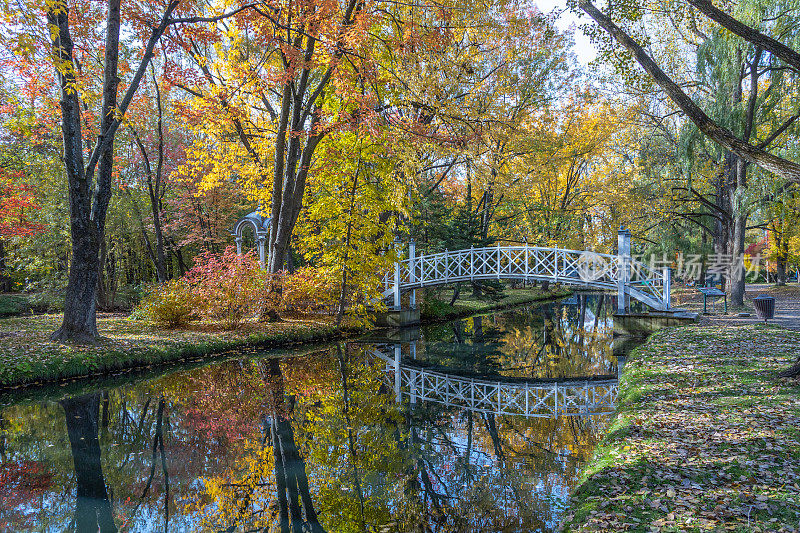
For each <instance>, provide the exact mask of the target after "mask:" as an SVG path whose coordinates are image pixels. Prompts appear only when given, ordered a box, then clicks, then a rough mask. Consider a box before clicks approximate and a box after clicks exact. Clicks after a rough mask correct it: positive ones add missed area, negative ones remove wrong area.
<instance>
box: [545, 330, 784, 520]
mask: <svg viewBox="0 0 800 533" xmlns="http://www.w3.org/2000/svg"><path fill="white" fill-rule="evenodd" d="M742 327H743V328H751V329H753V330H756V331H757V332H758V331H761V330H779V331H783V332H786V333H790V332H791V330H787V329H784V328H780V327H779V326H773V325H762V324H753V325H747V326H742ZM676 330H677V331H680V332H681V334H682V335H683V340H685V341H686V342H687V343H690V342H692V341H697V340H699V339H700V340H706V341H708V340H721V339H720V338H719V337H718V336H717V335H716V334H715V332H714V330H713V329H711V328H710V327H709V326H707V325H698V324H690V325H681V326H673V327H670V328H665V329H663V330H660V331H658V332H655V333H653V334H652V335H650V336H649V337H648V339H647V340H646V341H645V342H644V343H642V344H641V345H639V346H637V347H636V348H634V349H633V350H632V351H631V353H630V354H628V358H627V362H626V364H625V368H624V371H623V373H622V375H621V376H620V380H619V389H618V390H619V392H618V396H617V407H616V410H615V412H614V414H613V419H612V421H611V423H610V425H609V427H608V430H607V433H606V434H605V435H604V436H603V438H602V439H601V441H600V442H599V443H598V445H597V446H596V448H595V451H594V453H593V455H592V458H591V459H590V460H589V462H588V463H587V464H586V465H585V467H584V469H583V471H582V473H581V477H580V480H579V483H578V485H577V487H576V488H575V489H574V490H573V491H572V493H571V494H570V498H569V502H568V508H567V513H566V515H565V517H564V521H563V522H562V523H561V524H560V526H559V527H558V528H557V531H559V532H560V533H575V532H579V531H606V529H595V528H586V526H587V523H588V522H589V520H590V517H591V516H592V515H593V514H595V513H601V512H614V509H613V507H614V506H613V505H608V504H609V503H610V501H609V498H608V496H607V494H606V493H605V491H604V489H603V488H602V487H601V486H600V485H601V483H600V482H598V481H597V476H601V477H602V476H603V475H609V474H610V475H611V476H613V477H615V478H616V477H621V478H628V479H631V480H636V479H643V478H644V476H652V475H653V472H654V470H655V469H654V467H653V466H652V465H649V464H648V460H647V457H646V455H639V454H636V453H634V458H635V459H636V462H634V463H627V464H626V463H623V464H622V466H618V465H619V462H618V461H617V460H618V459H619V458H621V457H625V456H628V457H630V453H632V452H630V451H629V450H630V449H631V448H630V440H629V438H630V437H634V436H635V435H636V434H637V431H640V430H641V428H639V427H638V424H639V423H640V422H641V418H642V416H644V415H643V412H644V411H646V410H647V408H646V402H647V401H649V400H648V398H649V396H650V395H651V394H653V393H655V392H657V391H658V390H659V389H661V387H660V386H658V385H654V384H653V383H648V379H647V378H648V376H649V375H652V374H655V373H659V372H660V371H661V370H662V368H663V363H662V362H657V363H655V364H653V363H652V361H651V360H648V355H655V354H657V351H658V350H659V348H663V346H664V344H663V343H664V342H666V341H664V340H663V338H664V337H666V336H668V335H670V333H671V332H672V333H674V332H675V331H676ZM749 371H750V369H749V368H742V369H741V370H739V373H740V374H742V375H744V374H746V373H747V372H749ZM764 373H765V374H769V377H770V379H775V380H779V376H778V374H777V372H774V371H764ZM746 392H747V391H744V393H746ZM797 396H800V395H797ZM798 451H800V450H798ZM796 455H797V454H796ZM798 457H800V455H798ZM651 484H652V483H651ZM637 489H638V490H637ZM644 489H647V486H644V488H642V487H640V486H639V485H636V484H635V483H634V484H633V485H630V486H629V488H628V491H626V493H627V494H630V495H631V496H635V495H637V494H640V493H641V491H642V490H644ZM615 499H617V498H615ZM629 503H630V505H631V506H632V507H633V508H634V509H633V512H634V513H638V514H640V515H641V516H642V521H641V523H640V524H638V525H639V526H640V528H633V529H629V528H626V529H625V530H626V531H643V532H644V531H651V529H649V526H648V525H647V523H646V522H645V521H646V520H651V521H652V520H657V519H658V518H659V517H661V518H663V516H664V515H665V514H666V513H660V512H659V510H657V509H656V510H652V509H649V508H645V507H644V506H638V507H637V504H636V502H633V501H631V502H629ZM607 506H608V507H607ZM764 526H765V524H764V523H763V522H759V521H757V520H756V519H755V518H754V520H753V529H750V528H746V529H741V528H739V529H736V531H768V530H769V529H763V527H764ZM767 526H769V524H767ZM706 529H707V528H706ZM656 530H658V531H664V532H673V531H675V532H677V531H701V530H704V528H702V527H700V526H699V525H698V526H697V527H696V528H691V529H683V528H681V527H677V528H674V527H662V526H660V527H658V528H656ZM776 531H777V530H776ZM781 531H783V530H781Z"/></svg>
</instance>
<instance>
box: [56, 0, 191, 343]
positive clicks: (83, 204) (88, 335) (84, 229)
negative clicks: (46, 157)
mask: <svg viewBox="0 0 800 533" xmlns="http://www.w3.org/2000/svg"><path fill="white" fill-rule="evenodd" d="M177 5H178V0H171V1H170V3H169V5H168V6H167V8H166V9H165V11H164V15H163V17H162V19H161V21H160V23H159V25H158V26H156V27H154V28H153V30H152V32H151V34H150V38H149V40H148V42H147V45H146V47H145V50H144V53H143V57H142V60H141V63H140V64H139V67H138V68H137V70H136V72H135V74H134V76H133V79H132V80H131V83H130V85H129V86H128V90H127V91H126V92H125V96H124V97H123V99H122V102H121V103H119V104H118V103H117V89H118V86H119V69H118V57H119V32H120V0H108V13H107V16H106V28H105V30H106V40H105V57H104V61H103V102H102V106H101V109H100V114H101V119H100V128H99V131H100V135H99V136H98V138H97V142H96V144H95V146H94V148H93V149H92V151H91V153H90V155H89V159H88V162H87V163H86V165H85V166H84V156H83V135H82V132H81V106H80V100H79V96H78V91H77V90H76V87H78V86H79V83H78V80H77V79H76V77H75V72H76V68H75V62H74V60H73V43H72V36H71V34H70V28H69V7H68V5H67V2H66V1H65V0H54V1H53V2H52V3H48V6H47V22H48V25H49V26H50V30H51V32H50V34H51V36H52V43H51V45H52V52H53V55H54V56H55V60H56V62H57V63H56V64H57V65H58V68H56V78H57V80H58V85H59V90H60V105H61V134H62V138H63V143H64V154H63V155H64V167H65V170H66V174H67V181H68V186H69V207H70V234H71V237H72V261H71V263H70V271H69V280H68V282H67V290H66V294H65V297H64V319H63V322H62V324H61V327H60V328H59V329H58V330H57V331H56V332H55V333H53V335H52V336H51V339H52V340H57V341H77V342H91V341H94V340H95V339H96V338H97V319H96V310H97V307H96V305H97V304H96V298H97V283H98V277H99V269H100V257H99V254H100V243H101V242H102V240H103V234H104V232H105V224H106V212H107V210H108V204H109V201H110V199H111V178H112V170H113V166H114V136H115V134H116V132H117V130H118V129H119V126H120V124H122V120H123V118H124V114H125V111H126V110H127V109H128V106H129V105H130V103H131V100H132V99H133V96H134V94H135V92H136V90H137V89H138V87H139V84H140V82H141V80H142V76H143V75H144V72H145V69H146V67H147V65H148V63H149V62H150V60H151V59H152V57H153V50H154V48H155V45H156V43H157V42H158V40H159V38H160V37H161V35H162V34H163V33H164V30H165V29H166V27H167V25H168V24H169V23H170V16H171V14H172V12H173V11H174V10H175V8H176V7H177ZM95 169H96V170H97V183H96V184H94V186H93V183H92V182H93V181H94V175H95Z"/></svg>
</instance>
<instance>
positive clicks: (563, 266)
mask: <svg viewBox="0 0 800 533" xmlns="http://www.w3.org/2000/svg"><path fill="white" fill-rule="evenodd" d="M625 266H627V267H628V272H629V276H628V280H629V281H628V283H627V285H628V286H629V287H630V288H631V289H633V290H634V291H638V294H635V296H641V297H642V298H641V299H645V300H648V301H649V302H646V303H650V304H651V305H652V304H654V303H660V302H663V301H664V284H665V283H664V275H663V272H659V271H658V270H657V269H656V268H654V267H652V266H649V265H647V264H645V263H642V262H640V261H636V260H634V259H629V260H628V261H627V262H626V265H625ZM620 273H621V272H620V258H619V256H617V255H611V254H601V253H595V252H584V251H578V250H567V249H562V248H542V247H537V246H492V247H485V248H470V249H467V250H453V251H444V252H439V253H434V254H426V255H420V256H416V257H410V258H407V259H404V260H402V261H400V262H398V263H397V264H396V272H389V273H388V274H387V275H386V276H385V277H384V291H385V294H387V295H388V294H389V293H390V292H391V290H392V288H393V286H394V283H395V276H397V277H399V285H400V290H401V291H405V290H408V289H412V288H422V287H426V286H431V285H440V284H443V283H451V282H459V281H469V280H475V279H493V278H496V279H547V280H550V281H553V282H559V281H564V282H568V283H578V284H581V283H583V284H585V285H588V286H593V287H598V288H607V289H616V288H617V283H618V280H619V276H620Z"/></svg>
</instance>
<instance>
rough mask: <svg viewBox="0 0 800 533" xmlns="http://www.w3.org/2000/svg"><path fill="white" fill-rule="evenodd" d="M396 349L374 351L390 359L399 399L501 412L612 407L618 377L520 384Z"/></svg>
mask: <svg viewBox="0 0 800 533" xmlns="http://www.w3.org/2000/svg"><path fill="white" fill-rule="evenodd" d="M392 351H393V354H389V353H384V352H383V351H382V350H380V349H376V350H373V351H372V353H373V355H374V356H376V357H378V358H380V359H382V360H383V361H384V362H385V363H386V364H385V367H384V371H385V372H386V374H387V378H388V382H389V384H390V386H393V387H394V389H395V397H396V399H397V400H398V401H400V400H401V398H402V397H406V398H408V399H409V400H410V402H411V403H416V402H417V401H425V402H434V403H439V404H442V405H447V406H450V407H461V408H466V409H469V410H471V411H477V412H484V413H494V414H497V415H521V416H525V417H532V418H536V417H546V418H555V417H558V416H576V415H577V416H585V415H590V414H602V413H610V412H613V411H614V403H615V401H616V397H617V388H618V381H617V380H616V379H614V380H603V381H585V380H569V379H565V380H563V381H560V382H552V383H529V382H524V383H517V382H502V381H493V380H487V379H475V378H467V377H462V376H454V375H450V374H445V373H443V372H436V371H430V370H427V369H424V368H420V367H414V366H407V365H404V364H402V363H401V360H400V356H399V353H400V348H399V346H398V345H395V346H394V349H393V350H392Z"/></svg>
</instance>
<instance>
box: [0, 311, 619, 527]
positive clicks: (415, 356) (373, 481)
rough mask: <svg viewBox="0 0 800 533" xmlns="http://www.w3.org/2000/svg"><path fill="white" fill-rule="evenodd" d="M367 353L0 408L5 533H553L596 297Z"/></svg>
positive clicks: (601, 417) (602, 370)
mask: <svg viewBox="0 0 800 533" xmlns="http://www.w3.org/2000/svg"><path fill="white" fill-rule="evenodd" d="M606 302H608V299H607V298H606ZM371 340H372V341H374V342H372V343H347V344H341V345H338V346H336V345H334V346H331V347H325V348H324V349H318V350H316V351H313V352H309V353H305V354H293V355H287V354H275V353H272V354H247V355H240V356H238V357H234V358H232V359H229V360H226V361H224V362H218V363H212V364H206V365H204V366H199V367H196V368H192V369H177V370H173V371H171V372H170V373H166V374H163V375H160V376H155V377H147V378H143V377H139V378H136V377H126V378H124V379H125V380H126V381H127V382H126V383H122V384H120V382H119V381H117V382H116V383H114V382H110V383H109V382H106V383H94V384H89V385H86V386H85V387H84V388H82V389H77V388H73V389H60V390H59V391H50V392H49V393H47V394H45V393H42V394H41V395H40V396H39V397H38V399H36V400H30V399H27V400H24V401H20V398H14V397H8V396H6V397H5V401H6V406H5V407H3V408H2V409H1V410H0V415H1V416H2V418H1V419H0V424H1V426H0V427H1V428H2V439H1V440H0V461H1V462H2V463H1V464H0V530H3V531H14V532H18V531H81V532H84V531H85V532H90V531H91V532H96V531H98V529H99V530H100V531H103V532H106V531H148V532H149V531H175V532H178V531H229V532H233V531H328V532H339V531H387V532H389V531H403V532H407V531H476V532H477V531H486V532H490V531H491V532H497V531H524V532H527V531H551V530H552V529H553V528H554V527H555V526H556V525H557V524H558V521H559V519H560V517H561V515H562V513H563V510H564V507H565V502H566V500H567V497H568V493H569V491H570V488H571V487H573V486H574V484H575V482H576V480H577V478H578V476H579V474H580V470H581V468H582V465H583V464H584V463H585V461H586V460H587V458H588V457H589V456H590V454H591V452H592V450H593V447H594V446H595V444H596V443H597V441H598V439H599V438H600V437H601V436H602V435H603V433H604V431H605V430H606V427H607V423H608V421H609V415H608V413H610V411H611V410H612V408H613V405H611V404H609V402H608V400H609V399H611V400H613V386H612V385H613V382H609V381H607V380H608V379H613V377H614V376H615V375H616V373H617V370H618V367H619V366H620V362H621V360H622V358H619V359H620V360H619V361H618V358H617V357H615V356H614V346H613V341H612V333H611V319H610V312H609V311H608V305H603V298H602V297H599V296H596V295H591V296H579V297H573V298H572V299H570V300H566V301H565V302H562V303H559V304H553V305H548V306H544V307H529V308H520V309H516V310H513V311H509V312H503V313H498V314H494V315H489V316H483V317H475V318H470V319H466V320H460V321H455V322H450V323H447V324H442V325H436V326H431V327H427V328H423V329H422V330H421V331H419V332H417V333H412V334H409V335H407V336H406V338H405V339H403V340H404V341H406V342H397V343H396V342H394V341H390V340H389V339H371ZM576 376H577V377H580V378H591V377H597V376H599V378H596V379H600V380H601V381H599V382H598V381H581V382H580V383H576V382H575V381H574V380H572V381H570V379H569V378H571V377H576ZM554 378H557V379H554ZM604 380H605V381H604ZM543 382H544V383H543ZM556 383H557V385H556ZM547 387H549V389H547ZM555 388H558V391H559V392H556V393H554V392H553V390H554V389H555ZM579 389H580V390H582V391H583V392H582V393H580V390H579ZM548 390H549V391H550V395H549V396H548ZM64 391H67V394H66V395H65V394H64ZM576 391H577V392H576ZM559 394H560V396H559ZM580 394H583V396H580ZM604 394H605V395H604ZM592 395H594V396H592ZM576 398H577V399H576ZM580 398H584V400H581V399H580ZM587 398H591V400H590V401H586V399H587ZM398 399H399V402H398ZM526 401H527V403H526Z"/></svg>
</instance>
